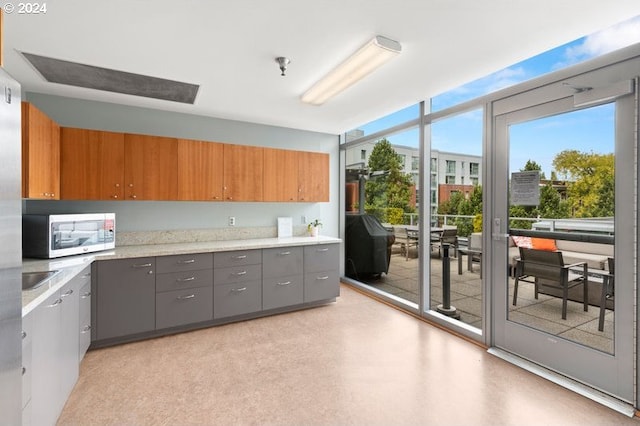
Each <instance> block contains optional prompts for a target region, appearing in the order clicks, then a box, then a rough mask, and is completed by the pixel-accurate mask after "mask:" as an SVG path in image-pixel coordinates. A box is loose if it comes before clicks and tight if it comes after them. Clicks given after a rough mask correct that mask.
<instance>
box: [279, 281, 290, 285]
mask: <svg viewBox="0 0 640 426" xmlns="http://www.w3.org/2000/svg"><path fill="white" fill-rule="evenodd" d="M289 284H291V281H287V282H284V283H278V285H283V286H284V285H289Z"/></svg>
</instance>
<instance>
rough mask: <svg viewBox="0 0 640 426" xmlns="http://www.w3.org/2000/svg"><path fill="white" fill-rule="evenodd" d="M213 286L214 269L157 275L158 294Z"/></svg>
mask: <svg viewBox="0 0 640 426" xmlns="http://www.w3.org/2000/svg"><path fill="white" fill-rule="evenodd" d="M212 285H213V269H203V270H200V271H184V272H173V273H170V274H158V275H156V292H157V293H160V292H163V291H172V290H184V289H185V288H196V287H206V286H212Z"/></svg>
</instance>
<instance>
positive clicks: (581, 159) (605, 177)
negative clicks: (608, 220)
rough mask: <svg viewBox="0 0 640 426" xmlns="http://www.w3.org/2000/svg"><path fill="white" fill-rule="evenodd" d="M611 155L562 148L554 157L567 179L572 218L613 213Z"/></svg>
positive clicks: (554, 163)
mask: <svg viewBox="0 0 640 426" xmlns="http://www.w3.org/2000/svg"><path fill="white" fill-rule="evenodd" d="M614 160H615V158H614V155H613V154H596V153H594V152H588V153H587V152H580V151H577V150H565V151H562V152H560V153H559V154H558V155H556V157H555V158H554V160H553V166H554V168H555V169H556V170H557V171H558V173H560V174H562V175H564V176H565V179H568V180H570V181H571V182H570V184H569V185H568V187H567V194H568V197H567V198H568V203H569V208H570V210H571V211H572V212H573V216H574V217H605V216H613V215H614V195H615V187H614V185H615V181H614Z"/></svg>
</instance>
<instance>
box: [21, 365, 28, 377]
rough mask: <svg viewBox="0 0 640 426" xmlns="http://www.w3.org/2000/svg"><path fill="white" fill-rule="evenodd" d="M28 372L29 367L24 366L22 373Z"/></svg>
mask: <svg viewBox="0 0 640 426" xmlns="http://www.w3.org/2000/svg"><path fill="white" fill-rule="evenodd" d="M26 372H27V367H24V366H23V367H22V375H23V376H24V374H25V373H26Z"/></svg>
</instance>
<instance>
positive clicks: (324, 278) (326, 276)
mask: <svg viewBox="0 0 640 426" xmlns="http://www.w3.org/2000/svg"><path fill="white" fill-rule="evenodd" d="M328 279H329V276H328V275H325V276H324V277H316V280H318V281H326V280H328Z"/></svg>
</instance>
